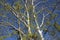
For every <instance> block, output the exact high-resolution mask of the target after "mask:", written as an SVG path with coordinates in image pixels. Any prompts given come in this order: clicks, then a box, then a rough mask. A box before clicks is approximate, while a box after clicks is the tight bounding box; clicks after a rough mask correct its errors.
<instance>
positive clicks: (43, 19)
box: [40, 14, 45, 27]
mask: <svg viewBox="0 0 60 40" xmlns="http://www.w3.org/2000/svg"><path fill="white" fill-rule="evenodd" d="M44 18H45V16H44V14H43V19H42V23H41V25H40V27H42V26H43V23H44Z"/></svg>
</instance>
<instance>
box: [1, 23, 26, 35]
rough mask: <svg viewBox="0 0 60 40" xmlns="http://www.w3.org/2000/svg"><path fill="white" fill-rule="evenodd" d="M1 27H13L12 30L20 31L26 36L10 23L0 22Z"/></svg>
mask: <svg viewBox="0 0 60 40" xmlns="http://www.w3.org/2000/svg"><path fill="white" fill-rule="evenodd" d="M0 25H5V26H9V25H10V26H11V27H12V28H14V29H15V30H17V31H19V32H20V33H22V34H23V35H25V34H24V33H23V32H22V31H21V30H19V29H18V28H16V27H15V26H14V25H12V24H11V23H9V22H5V23H4V22H0Z"/></svg>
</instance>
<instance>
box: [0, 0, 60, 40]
mask: <svg viewBox="0 0 60 40" xmlns="http://www.w3.org/2000/svg"><path fill="white" fill-rule="evenodd" d="M38 1H39V0H38ZM35 2H36V0H25V1H24V0H17V1H14V2H13V3H12V4H9V3H8V2H6V0H5V1H4V0H0V5H1V9H0V16H1V17H2V18H1V20H2V21H1V22H0V25H1V26H4V27H6V28H9V26H10V27H11V28H9V29H10V30H12V31H13V34H17V35H18V40H20V39H21V40H40V39H41V40H44V36H43V30H44V31H46V32H47V31H48V30H47V29H46V28H45V26H47V27H48V26H49V25H51V22H50V21H51V20H53V19H54V18H55V17H56V14H54V11H55V10H56V9H58V8H57V5H58V4H59V2H60V1H59V0H56V2H53V3H52V5H51V4H48V5H49V6H48V7H52V8H53V10H52V11H51V10H49V9H48V7H46V6H45V5H43V6H42V7H39V8H37V7H38V5H39V4H41V3H42V4H44V3H46V2H47V0H43V1H40V2H38V3H36V4H34V3H35ZM36 8H37V9H36ZM37 10H38V11H37ZM45 12H46V13H45ZM8 15H9V17H8ZM49 16H50V17H49ZM5 19H6V20H5ZM10 20H11V21H10ZM15 23H16V25H17V27H18V28H17V27H16V25H15ZM21 25H22V26H21ZM1 30H3V29H1ZM25 31H27V32H25ZM13 34H12V35H13ZM9 35H11V34H9Z"/></svg>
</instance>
